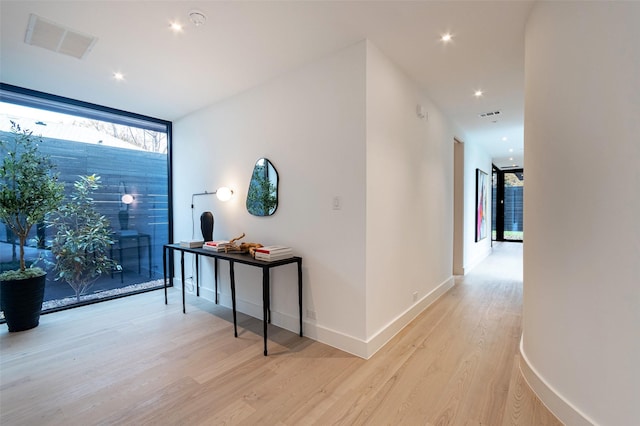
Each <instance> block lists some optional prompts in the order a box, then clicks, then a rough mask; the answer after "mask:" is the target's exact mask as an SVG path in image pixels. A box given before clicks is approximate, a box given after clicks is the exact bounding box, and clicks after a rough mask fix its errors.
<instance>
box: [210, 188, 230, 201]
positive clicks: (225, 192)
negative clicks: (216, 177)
mask: <svg viewBox="0 0 640 426" xmlns="http://www.w3.org/2000/svg"><path fill="white" fill-rule="evenodd" d="M214 194H216V197H218V200H220V201H229V200H230V199H231V197H232V196H233V190H232V189H230V188H228V187H226V186H221V187H220V188H218V189H217V190H216V191H215V192H214Z"/></svg>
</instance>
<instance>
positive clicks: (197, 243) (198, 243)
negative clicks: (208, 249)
mask: <svg viewBox="0 0 640 426" xmlns="http://www.w3.org/2000/svg"><path fill="white" fill-rule="evenodd" d="M203 244H204V241H202V240H182V241H180V247H187V248H199V247H202V245H203Z"/></svg>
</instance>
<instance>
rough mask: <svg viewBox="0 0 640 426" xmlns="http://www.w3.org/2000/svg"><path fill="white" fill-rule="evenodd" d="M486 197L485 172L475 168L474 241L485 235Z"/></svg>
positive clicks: (487, 195) (487, 201)
mask: <svg viewBox="0 0 640 426" xmlns="http://www.w3.org/2000/svg"><path fill="white" fill-rule="evenodd" d="M488 198H489V189H488V182H487V174H486V173H485V172H483V171H482V170H480V169H476V242H477V241H480V240H483V239H485V238H486V237H487V215H488V214H489V210H488V209H487V205H488V203H489V200H488Z"/></svg>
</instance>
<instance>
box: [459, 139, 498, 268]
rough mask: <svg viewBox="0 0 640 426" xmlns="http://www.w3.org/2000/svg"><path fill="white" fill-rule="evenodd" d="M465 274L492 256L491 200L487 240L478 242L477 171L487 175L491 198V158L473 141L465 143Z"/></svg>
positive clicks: (488, 212)
mask: <svg viewBox="0 0 640 426" xmlns="http://www.w3.org/2000/svg"><path fill="white" fill-rule="evenodd" d="M464 142H465V143H464V144H463V145H464V236H463V238H464V255H463V257H464V260H463V265H464V273H465V274H467V273H468V272H469V271H470V270H472V269H473V268H474V267H475V266H477V265H478V264H479V263H480V262H482V261H483V260H484V259H485V258H486V257H487V256H489V255H490V254H491V198H490V199H489V202H488V203H487V207H488V211H487V219H488V221H489V223H488V224H487V238H484V239H482V240H480V241H477V242H476V169H480V170H482V171H483V172H485V173H486V174H487V176H486V177H487V185H488V190H489V197H491V171H492V168H491V156H490V155H489V154H487V153H486V152H485V151H484V150H483V149H482V148H480V147H477V146H474V145H473V143H472V141H464Z"/></svg>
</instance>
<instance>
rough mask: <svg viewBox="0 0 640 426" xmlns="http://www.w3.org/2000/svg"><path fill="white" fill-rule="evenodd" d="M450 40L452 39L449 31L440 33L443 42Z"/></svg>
mask: <svg viewBox="0 0 640 426" xmlns="http://www.w3.org/2000/svg"><path fill="white" fill-rule="evenodd" d="M451 40H453V36H452V35H451V33H445V34H442V37H440V41H442V42H444V43H449V42H450V41H451Z"/></svg>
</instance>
